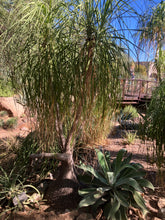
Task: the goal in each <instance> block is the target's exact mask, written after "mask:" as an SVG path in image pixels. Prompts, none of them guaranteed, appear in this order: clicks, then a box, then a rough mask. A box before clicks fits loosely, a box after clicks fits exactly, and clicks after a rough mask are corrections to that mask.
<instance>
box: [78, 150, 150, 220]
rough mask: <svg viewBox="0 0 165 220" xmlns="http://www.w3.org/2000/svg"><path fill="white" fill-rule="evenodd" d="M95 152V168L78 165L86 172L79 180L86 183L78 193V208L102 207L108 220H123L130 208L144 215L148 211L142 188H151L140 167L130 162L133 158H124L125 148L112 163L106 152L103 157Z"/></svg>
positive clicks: (125, 154) (94, 208)
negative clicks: (79, 196) (136, 209)
mask: <svg viewBox="0 0 165 220" xmlns="http://www.w3.org/2000/svg"><path fill="white" fill-rule="evenodd" d="M96 153H97V158H98V163H99V164H98V167H97V169H94V168H93V167H91V166H90V165H85V164H82V165H80V166H79V167H80V168H81V169H83V171H85V174H84V175H83V176H80V181H81V182H82V183H84V184H86V188H84V189H81V190H79V194H80V195H81V196H82V197H83V199H82V200H81V201H80V203H79V207H88V206H91V207H92V209H93V211H96V210H97V208H102V210H103V214H104V216H105V217H106V219H107V220H112V219H113V220H126V219H127V211H128V209H129V208H130V207H136V208H139V209H140V210H141V211H142V212H143V214H144V215H145V214H146V212H147V209H146V206H145V201H144V199H143V197H142V193H143V192H144V188H145V187H147V188H151V189H154V187H153V185H152V184H151V183H150V182H149V181H148V180H146V179H144V176H145V172H144V170H143V167H142V165H140V164H137V163H130V161H131V157H132V155H131V154H130V155H129V156H127V152H126V150H124V149H122V150H120V151H119V152H118V154H117V157H116V159H114V160H113V161H111V158H110V153H109V152H105V154H103V153H102V152H101V151H99V150H96Z"/></svg>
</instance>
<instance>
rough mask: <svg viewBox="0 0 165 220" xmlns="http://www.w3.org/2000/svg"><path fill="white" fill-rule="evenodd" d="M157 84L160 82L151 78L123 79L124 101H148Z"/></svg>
mask: <svg viewBox="0 0 165 220" xmlns="http://www.w3.org/2000/svg"><path fill="white" fill-rule="evenodd" d="M157 86H158V82H156V81H151V80H143V79H121V89H122V102H126V103H129V102H130V103H140V102H148V101H150V99H151V96H152V91H153V90H154V89H155V88H156V87H157Z"/></svg>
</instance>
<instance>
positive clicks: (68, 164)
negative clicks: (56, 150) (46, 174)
mask: <svg viewBox="0 0 165 220" xmlns="http://www.w3.org/2000/svg"><path fill="white" fill-rule="evenodd" d="M59 169H60V170H59V176H58V177H57V179H56V180H53V181H52V182H51V183H50V185H49V187H48V190H47V192H46V194H45V197H44V198H45V199H46V200H47V201H48V203H50V204H51V206H53V208H54V209H55V210H56V211H65V210H66V209H69V210H71V209H77V206H78V203H79V201H80V196H79V195H78V188H79V184H78V181H77V177H76V174H75V172H74V162H73V159H72V155H69V157H68V159H67V160H65V161H61V166H60V167H59Z"/></svg>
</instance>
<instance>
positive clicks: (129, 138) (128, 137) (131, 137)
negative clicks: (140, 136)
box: [124, 131, 136, 144]
mask: <svg viewBox="0 0 165 220" xmlns="http://www.w3.org/2000/svg"><path fill="white" fill-rule="evenodd" d="M135 139H136V132H135V133H132V132H130V131H127V132H126V133H125V140H124V142H125V144H133V143H134V141H135Z"/></svg>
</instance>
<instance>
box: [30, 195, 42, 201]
mask: <svg viewBox="0 0 165 220" xmlns="http://www.w3.org/2000/svg"><path fill="white" fill-rule="evenodd" d="M29 199H30V202H34V203H35V202H38V201H40V200H42V197H41V195H40V194H38V193H33V194H32V196H31V197H30V198H29Z"/></svg>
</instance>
